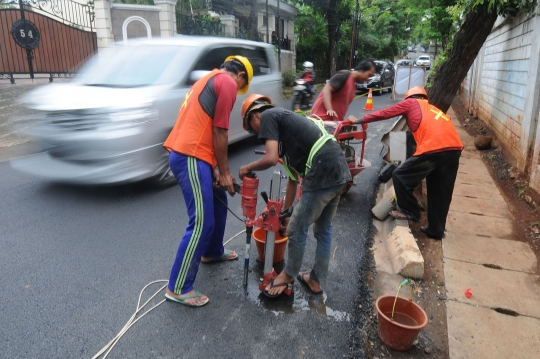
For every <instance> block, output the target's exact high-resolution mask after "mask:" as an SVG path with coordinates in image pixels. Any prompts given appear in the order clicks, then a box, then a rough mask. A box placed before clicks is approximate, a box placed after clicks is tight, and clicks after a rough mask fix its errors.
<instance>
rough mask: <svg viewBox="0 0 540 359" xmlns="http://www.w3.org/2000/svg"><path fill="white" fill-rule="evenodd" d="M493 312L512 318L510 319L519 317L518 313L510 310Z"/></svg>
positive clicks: (499, 309)
mask: <svg viewBox="0 0 540 359" xmlns="http://www.w3.org/2000/svg"><path fill="white" fill-rule="evenodd" d="M493 310H494V311H496V312H497V313H501V314H506V315H510V316H512V317H519V313H518V312H514V311H513V310H510V309H504V308H493Z"/></svg>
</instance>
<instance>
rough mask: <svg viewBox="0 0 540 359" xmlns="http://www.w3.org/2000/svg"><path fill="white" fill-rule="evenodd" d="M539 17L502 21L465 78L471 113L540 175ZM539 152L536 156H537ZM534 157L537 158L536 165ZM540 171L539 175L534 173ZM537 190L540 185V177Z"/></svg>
mask: <svg viewBox="0 0 540 359" xmlns="http://www.w3.org/2000/svg"><path fill="white" fill-rule="evenodd" d="M539 37H540V20H539V19H537V17H533V18H526V17H525V16H523V15H521V16H518V17H512V18H506V19H503V18H500V19H498V20H497V22H496V24H495V26H494V28H493V30H492V32H491V34H490V35H489V36H488V38H487V40H486V42H485V43H484V46H483V47H482V49H481V51H480V53H479V54H478V56H477V58H476V60H475V62H474V64H473V66H471V68H470V69H469V72H468V74H467V77H466V78H465V80H464V81H463V83H462V87H461V91H460V97H461V99H462V100H463V103H464V104H465V106H466V107H467V108H468V110H469V113H471V114H473V115H474V116H477V117H478V118H479V119H480V120H482V121H483V122H484V123H486V124H487V125H488V126H489V128H490V129H491V130H493V132H494V133H495V134H496V136H497V138H498V139H499V140H500V141H501V143H502V144H503V145H504V147H505V148H506V150H507V152H508V153H509V154H510V155H511V156H512V157H514V158H515V159H516V163H517V167H518V169H519V170H520V171H527V172H529V173H531V183H532V182H533V181H532V180H533V179H534V177H535V176H536V177H538V178H539V179H540V176H539V174H540V171H539V170H538V169H536V167H538V166H537V165H536V162H538V155H537V153H538V152H539V149H540V143H538V145H536V146H535V143H536V142H538V141H537V139H536V133H537V125H538V111H539V108H538V99H539V97H540V90H539V81H538V75H539V65H540V64H539V54H540V51H539V50H540V46H539V44H538V38H539ZM535 154H536V160H534V159H533V158H532V157H534V156H535ZM531 160H532V161H533V162H534V161H536V162H535V164H534V165H533V164H532V162H531ZM536 171H539V172H538V173H537V174H536V175H535V172H536ZM538 182H539V184H538V185H536V186H537V188H536V189H537V190H540V180H538Z"/></svg>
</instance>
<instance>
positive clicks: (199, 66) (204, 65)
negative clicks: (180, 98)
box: [190, 46, 272, 85]
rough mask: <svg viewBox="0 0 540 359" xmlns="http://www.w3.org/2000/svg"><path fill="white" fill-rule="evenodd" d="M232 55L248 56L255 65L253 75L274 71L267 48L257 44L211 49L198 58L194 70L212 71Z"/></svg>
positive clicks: (252, 64)
mask: <svg viewBox="0 0 540 359" xmlns="http://www.w3.org/2000/svg"><path fill="white" fill-rule="evenodd" d="M231 55H241V56H245V57H247V58H248V60H249V62H251V66H252V67H253V76H261V75H267V74H269V73H271V72H272V71H271V69H270V64H269V63H268V59H267V57H266V51H265V49H264V48H262V47H256V46H254V47H252V46H249V47H240V46H228V47H218V48H215V49H211V50H210V51H208V52H206V53H204V54H203V55H202V56H201V58H200V59H199V60H197V62H196V64H195V67H194V68H193V69H192V71H197V70H202V71H212V70H213V69H219V67H220V66H221V64H222V63H223V61H225V59H226V58H227V57H228V56H231ZM190 85H191V84H190Z"/></svg>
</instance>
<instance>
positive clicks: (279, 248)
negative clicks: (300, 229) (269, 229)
mask: <svg viewBox="0 0 540 359" xmlns="http://www.w3.org/2000/svg"><path fill="white" fill-rule="evenodd" d="M253 238H254V239H255V244H256V245H257V255H258V256H259V261H261V262H264V257H265V251H264V247H265V244H266V230H265V229H262V228H257V229H256V230H254V231H253ZM288 240H289V237H282V236H281V235H280V234H279V232H276V241H275V242H274V243H275V244H274V262H273V263H278V262H281V261H282V260H283V259H284V258H285V249H286V248H287V241H288Z"/></svg>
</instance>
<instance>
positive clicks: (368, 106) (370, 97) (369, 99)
mask: <svg viewBox="0 0 540 359" xmlns="http://www.w3.org/2000/svg"><path fill="white" fill-rule="evenodd" d="M364 111H373V94H372V93H371V89H369V93H368V95H367V100H366V107H364Z"/></svg>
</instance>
